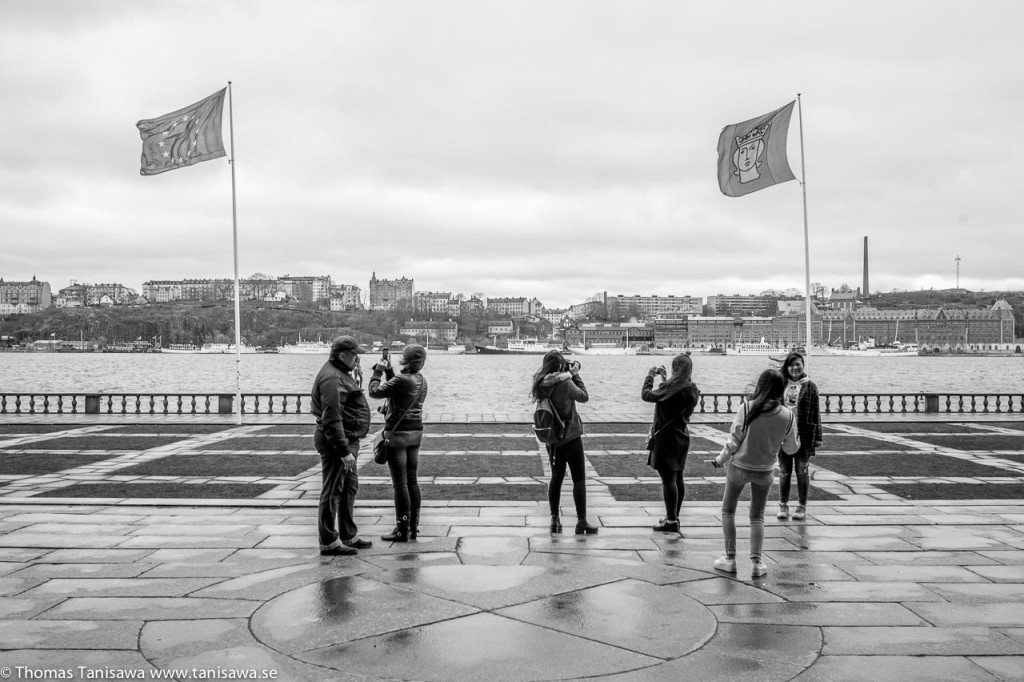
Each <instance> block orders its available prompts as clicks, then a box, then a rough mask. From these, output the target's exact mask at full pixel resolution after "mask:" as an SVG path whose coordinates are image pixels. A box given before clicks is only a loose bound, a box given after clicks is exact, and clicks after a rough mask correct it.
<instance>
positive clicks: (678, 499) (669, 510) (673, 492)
mask: <svg viewBox="0 0 1024 682" xmlns="http://www.w3.org/2000/svg"><path fill="white" fill-rule="evenodd" d="M658 475H659V476H661V492H662V494H663V495H664V496H665V515H666V516H665V518H667V519H668V520H669V521H675V520H677V519H678V518H679V509H680V507H682V506H683V496H684V495H685V494H686V486H684V485H683V470H682V469H680V470H679V471H668V470H666V469H658Z"/></svg>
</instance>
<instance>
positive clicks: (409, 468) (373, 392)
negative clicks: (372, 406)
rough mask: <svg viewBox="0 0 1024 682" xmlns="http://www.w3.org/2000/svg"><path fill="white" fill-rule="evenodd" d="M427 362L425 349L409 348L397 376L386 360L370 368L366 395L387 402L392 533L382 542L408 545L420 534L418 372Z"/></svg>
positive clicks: (423, 389) (423, 392)
mask: <svg viewBox="0 0 1024 682" xmlns="http://www.w3.org/2000/svg"><path fill="white" fill-rule="evenodd" d="M426 361H427V351H426V349H425V348H423V346H420V345H418V344H410V345H408V346H406V347H405V349H404V350H403V351H402V359H401V361H400V362H401V365H402V367H401V371H400V373H399V374H397V375H396V374H395V372H394V370H392V369H391V362H390V361H389V360H386V359H381V360H380V361H379V362H378V363H377V364H376V365H374V366H373V377H372V378H371V379H370V385H369V387H368V392H369V394H370V397H371V398H376V399H381V398H387V399H388V400H387V402H386V403H385V408H384V430H385V431H386V432H388V434H389V436H388V446H387V454H388V471H389V472H390V473H391V484H392V486H394V489H395V518H396V522H395V529H394V530H393V531H391V532H390V533H389V534H387V535H382V536H381V540H388V541H390V542H408V541H409V540H415V539H416V536H417V535H418V533H419V522H420V484H419V481H418V480H417V478H416V474H417V471H418V469H419V461H420V443H422V441H423V403H424V401H426V399H427V380H426V378H424V376H423V375H422V374H421V373H420V370H422V369H423V363H425V362H426ZM382 378H386V379H387V380H386V381H382Z"/></svg>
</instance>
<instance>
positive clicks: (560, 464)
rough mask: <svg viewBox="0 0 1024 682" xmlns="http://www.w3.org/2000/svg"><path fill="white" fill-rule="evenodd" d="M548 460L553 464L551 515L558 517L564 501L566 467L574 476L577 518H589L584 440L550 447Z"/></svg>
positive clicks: (573, 499) (573, 494)
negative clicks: (563, 490)
mask: <svg viewBox="0 0 1024 682" xmlns="http://www.w3.org/2000/svg"><path fill="white" fill-rule="evenodd" d="M547 449H548V459H549V460H550V462H551V483H550V484H548V506H549V507H550V508H551V515H552V516H557V515H558V509H559V507H560V506H561V500H562V481H564V480H565V467H566V466H567V465H568V467H569V473H570V474H571V475H572V501H573V503H574V504H575V505H576V516H577V517H579V518H580V519H585V518H587V476H586V470H585V463H586V458H585V456H584V454H583V439H582V438H575V439H573V440H571V441H569V442H568V443H563V444H562V445H548V446H547Z"/></svg>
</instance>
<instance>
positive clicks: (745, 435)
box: [712, 369, 800, 578]
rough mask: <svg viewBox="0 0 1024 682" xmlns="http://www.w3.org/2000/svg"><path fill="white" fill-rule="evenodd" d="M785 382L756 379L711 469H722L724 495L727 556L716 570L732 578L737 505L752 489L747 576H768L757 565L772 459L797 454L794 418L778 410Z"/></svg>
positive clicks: (778, 377)
mask: <svg viewBox="0 0 1024 682" xmlns="http://www.w3.org/2000/svg"><path fill="white" fill-rule="evenodd" d="M785 388H786V380H785V379H784V378H783V376H782V373H781V372H779V371H778V370H775V369H766V370H765V371H763V372H761V376H759V377H758V378H757V387H756V388H755V389H754V396H753V397H752V398H750V399H749V400H745V401H744V402H743V404H742V405H741V406H740V409H739V412H737V413H736V418H735V419H734V420H733V422H732V428H731V429H730V431H729V439H728V440H727V441H726V443H725V445H724V446H723V447H722V452H721V453H720V454H719V455H718V457H716V458H715V459H714V460H713V462H712V464H713V465H714V466H715V467H721V466H725V467H726V469H725V493H724V494H723V495H722V535H723V536H724V537H725V554H724V555H723V556H721V557H719V558H717V559H715V562H714V567H715V568H716V569H718V570H720V571H725V572H727V573H735V572H736V503H737V502H738V500H739V498H740V493H742V492H743V487H744V486H745V485H747V484H748V483H749V484H750V561H751V569H750V575H751V576H752V577H755V578H756V577H758V576H762V575H765V574H766V573H767V572H768V567H767V566H765V565H764V562H763V561H761V545H762V544H763V543H764V508H765V505H766V504H767V503H768V492H769V491H770V490H771V488H772V478H773V475H772V474H773V469H774V468H775V462H776V455H777V454H778V452H779V449H780V448H781V449H782V450H783V451H784V452H786V453H789V454H792V453H794V452H796V451H797V450H799V449H800V436H799V435H798V433H797V428H796V418H795V417H794V416H793V413H792V412H791V411H790V410H789V409H788V408H786V407H785V406H783V405H782V393H783V391H784V390H785Z"/></svg>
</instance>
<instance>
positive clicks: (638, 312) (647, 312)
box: [604, 294, 704, 319]
mask: <svg viewBox="0 0 1024 682" xmlns="http://www.w3.org/2000/svg"><path fill="white" fill-rule="evenodd" d="M604 304H605V310H607V315H608V317H609V318H612V319H615V318H617V317H638V318H642V319H647V318H651V317H654V316H655V315H659V314H661V313H671V312H681V313H689V314H692V315H700V314H701V313H702V312H703V311H704V299H702V298H700V297H693V296H674V295H669V296H658V295H657V294H655V295H652V296H638V295H633V296H623V295H622V294H619V295H617V296H608V295H607V294H605V297H604Z"/></svg>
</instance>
